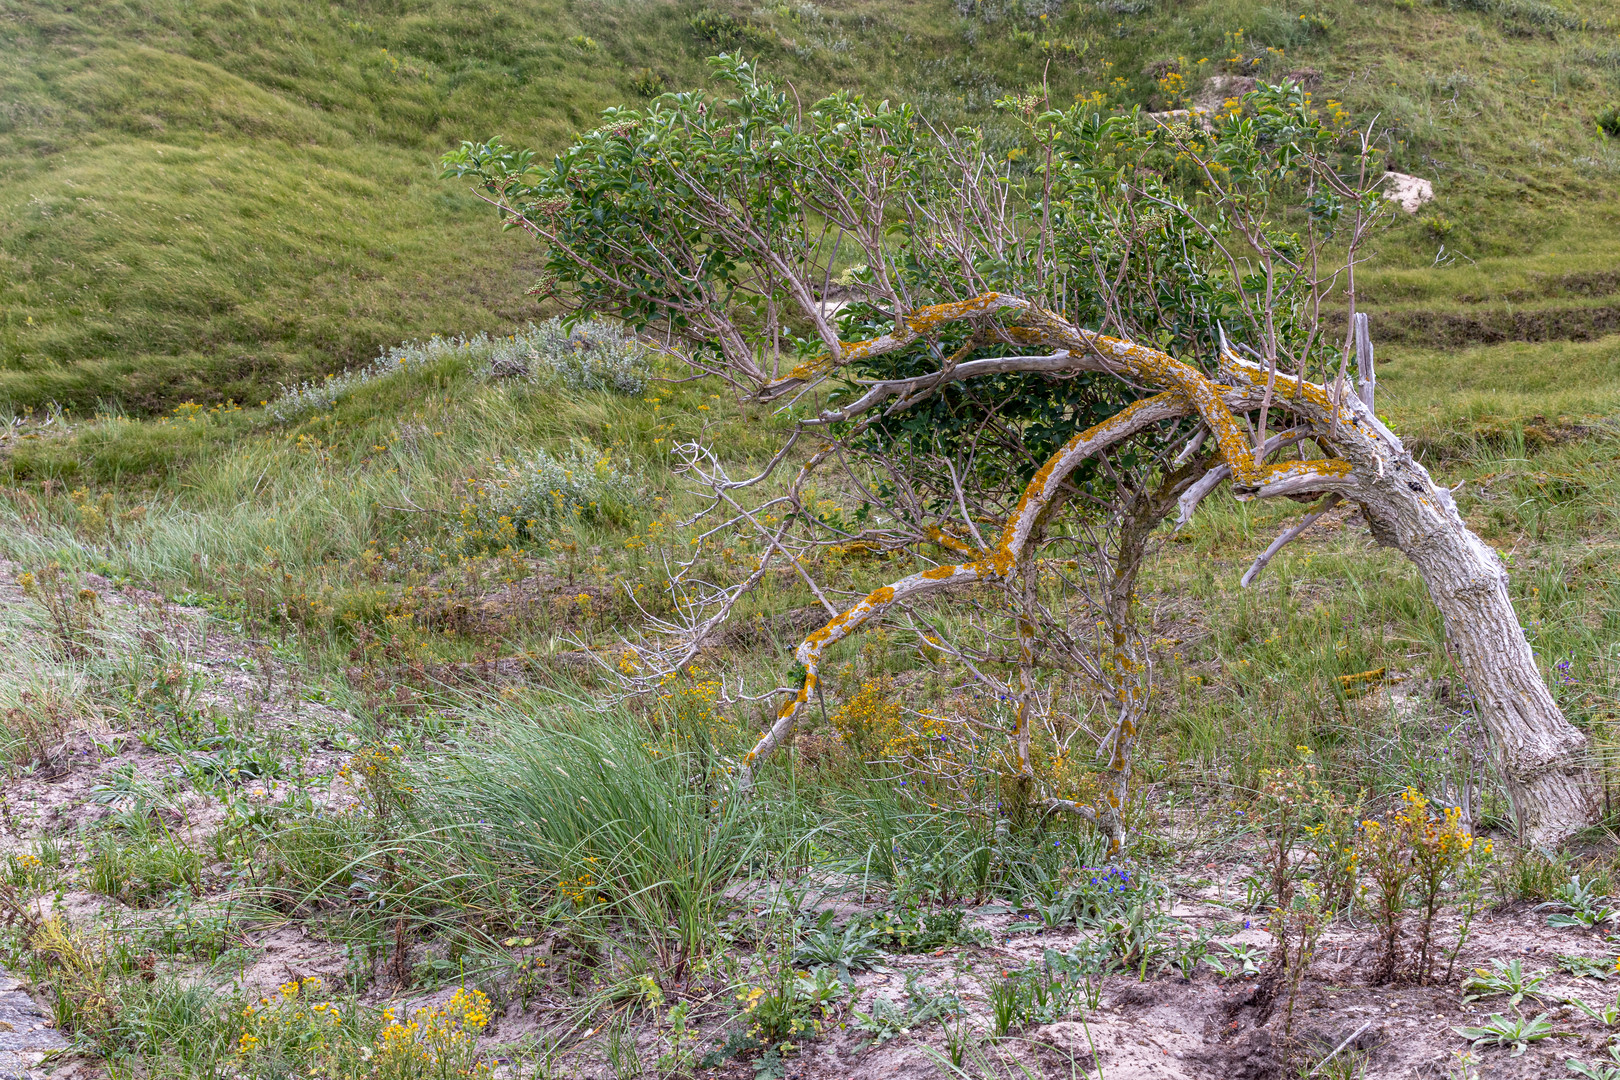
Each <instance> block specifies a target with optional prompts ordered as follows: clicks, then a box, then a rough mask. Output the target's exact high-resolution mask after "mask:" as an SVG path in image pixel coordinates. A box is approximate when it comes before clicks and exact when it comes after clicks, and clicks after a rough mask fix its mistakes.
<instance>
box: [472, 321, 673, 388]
mask: <svg viewBox="0 0 1620 1080" xmlns="http://www.w3.org/2000/svg"><path fill="white" fill-rule="evenodd" d="M497 344H501V343H497ZM480 374H482V375H484V376H486V377H494V378H500V377H503V376H525V375H526V376H528V377H529V378H531V379H533V380H535V381H537V382H549V383H555V384H558V385H561V386H562V387H564V388H566V389H568V390H611V391H614V392H616V393H620V394H639V393H641V392H642V391H644V390H646V389H647V379H648V376H649V375H650V372H649V370H648V366H647V347H646V346H645V345H643V344H642V343H641V342H639V341H637V340H636V336H635V335H634V334H632V333H630V331H628V330H626V329H625V328H624V327H623V326H621V325H620V324H618V323H613V322H605V321H602V320H597V319H593V320H590V321H589V322H583V323H580V324H579V325H577V326H575V327H573V328H572V329H565V328H564V327H563V324H562V321H561V320H560V319H550V320H547V321H546V322H543V323H541V324H539V325H538V326H536V325H534V324H533V323H531V324H529V327H528V329H526V330H525V331H524V332H523V333H521V334H516V335H514V336H513V337H512V338H510V339H508V341H507V342H506V343H505V344H502V345H501V347H499V348H496V349H492V350H491V351H490V356H489V358H488V360H486V361H485V363H484V366H483V367H482V368H481V369H480Z"/></svg>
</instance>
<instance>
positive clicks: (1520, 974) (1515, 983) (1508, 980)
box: [1462, 959, 1547, 1008]
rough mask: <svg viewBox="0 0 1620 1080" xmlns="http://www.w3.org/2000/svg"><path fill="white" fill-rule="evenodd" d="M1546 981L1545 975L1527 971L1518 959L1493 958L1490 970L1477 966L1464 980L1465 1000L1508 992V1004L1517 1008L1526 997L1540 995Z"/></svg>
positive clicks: (1475, 999)
mask: <svg viewBox="0 0 1620 1080" xmlns="http://www.w3.org/2000/svg"><path fill="white" fill-rule="evenodd" d="M1546 981H1547V976H1545V975H1532V974H1528V973H1526V972H1525V970H1524V968H1523V967H1522V966H1521V964H1520V962H1519V961H1518V960H1517V959H1513V960H1492V961H1491V967H1490V970H1486V969H1485V968H1476V969H1475V970H1474V973H1473V974H1472V975H1470V976H1468V977H1467V978H1466V979H1464V980H1463V984H1462V988H1463V1001H1465V1002H1468V1001H1478V1000H1479V999H1480V998H1487V997H1494V996H1496V995H1498V994H1507V995H1508V1005H1509V1006H1510V1007H1512V1008H1517V1007H1518V1005H1519V1002H1521V1001H1523V1000H1524V999H1525V998H1527V997H1537V996H1540V995H1539V993H1538V991H1539V990H1540V987H1541V984H1542V983H1544V982H1546Z"/></svg>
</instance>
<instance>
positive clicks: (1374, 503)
mask: <svg viewBox="0 0 1620 1080" xmlns="http://www.w3.org/2000/svg"><path fill="white" fill-rule="evenodd" d="M1359 480H1360V488H1361V494H1360V495H1359V496H1352V497H1354V498H1356V501H1357V502H1359V503H1360V505H1361V507H1362V511H1363V513H1364V514H1365V516H1366V518H1367V521H1368V524H1369V525H1370V527H1371V528H1372V532H1373V537H1374V539H1375V540H1377V541H1378V542H1379V543H1382V544H1387V545H1390V546H1393V547H1397V548H1399V549H1400V550H1401V552H1402V553H1404V554H1405V555H1406V557H1407V558H1409V559H1410V560H1411V561H1412V564H1413V565H1414V566H1416V567H1417V570H1418V573H1419V574H1420V575H1421V576H1422V578H1423V582H1424V584H1425V585H1427V586H1428V589H1429V596H1430V597H1431V598H1433V600H1434V603H1435V606H1436V607H1437V608H1439V609H1440V614H1441V616H1442V618H1443V619H1444V620H1445V627H1446V638H1447V640H1448V641H1449V642H1450V644H1451V647H1452V654H1453V656H1454V657H1455V658H1456V662H1457V665H1458V667H1460V668H1461V669H1462V675H1463V678H1464V679H1465V680H1467V683H1468V688H1469V690H1470V691H1471V692H1472V693H1473V695H1474V704H1475V706H1476V707H1477V709H1478V711H1479V718H1480V721H1481V723H1482V724H1483V725H1484V727H1485V730H1486V732H1487V733H1488V734H1489V737H1490V743H1491V749H1492V752H1493V754H1494V756H1495V758H1496V764H1497V769H1498V772H1499V773H1500V775H1501V779H1502V783H1503V785H1504V786H1505V787H1506V788H1507V793H1508V797H1509V799H1510V800H1511V801H1512V804H1513V811H1514V814H1515V816H1516V817H1517V818H1518V822H1517V824H1518V828H1519V833H1520V836H1521V837H1522V838H1523V839H1525V840H1526V841H1528V842H1530V843H1532V844H1535V845H1536V846H1538V847H1553V846H1556V845H1558V844H1561V843H1563V842H1564V841H1566V840H1568V839H1570V838H1571V837H1572V836H1574V835H1575V834H1576V833H1578V832H1580V831H1581V830H1582V829H1584V828H1587V827H1588V826H1590V825H1593V824H1595V823H1596V821H1597V819H1598V814H1599V802H1600V800H1599V799H1598V796H1597V793H1598V791H1599V790H1600V787H1599V784H1598V782H1597V777H1596V773H1595V771H1594V769H1593V765H1592V762H1591V761H1590V758H1589V755H1588V753H1587V738H1586V736H1585V735H1584V734H1582V732H1581V731H1580V729H1579V728H1577V727H1575V725H1573V724H1571V723H1570V722H1569V721H1568V720H1567V719H1565V717H1564V714H1563V712H1562V711H1561V710H1560V709H1559V708H1558V703H1557V702H1556V701H1554V700H1553V696H1552V694H1551V692H1550V691H1549V690H1548V689H1547V684H1546V683H1545V681H1543V679H1542V677H1541V671H1540V669H1539V668H1538V667H1537V666H1536V659H1535V654H1534V653H1533V652H1532V651H1531V649H1530V643H1529V641H1527V640H1526V638H1525V634H1524V629H1523V627H1522V626H1521V625H1520V623H1519V618H1518V615H1517V613H1516V612H1515V611H1514V610H1513V600H1512V598H1511V597H1510V596H1509V595H1508V575H1507V570H1506V568H1505V567H1504V566H1503V565H1502V561H1501V559H1500V558H1499V557H1498V556H1497V554H1496V552H1495V551H1493V550H1492V549H1491V548H1490V547H1489V546H1488V545H1487V544H1486V543H1485V542H1484V541H1483V540H1481V539H1480V538H1479V537H1478V536H1476V535H1475V534H1474V532H1473V531H1472V530H1470V529H1469V528H1468V526H1467V525H1466V524H1465V523H1464V522H1463V519H1462V515H1461V514H1459V513H1458V512H1457V507H1456V504H1455V503H1454V502H1453V501H1452V499H1451V493H1450V492H1449V491H1447V490H1445V489H1444V488H1440V487H1438V486H1436V485H1435V484H1434V482H1433V481H1432V480H1431V479H1430V477H1429V474H1428V471H1427V470H1425V469H1424V468H1423V466H1422V465H1419V464H1418V463H1417V462H1415V461H1413V460H1412V459H1411V457H1410V455H1408V454H1405V453H1404V452H1403V453H1400V454H1397V455H1395V460H1393V461H1390V462H1388V463H1387V464H1386V468H1385V475H1383V476H1382V477H1376V476H1374V477H1368V476H1366V475H1362V476H1360V477H1359Z"/></svg>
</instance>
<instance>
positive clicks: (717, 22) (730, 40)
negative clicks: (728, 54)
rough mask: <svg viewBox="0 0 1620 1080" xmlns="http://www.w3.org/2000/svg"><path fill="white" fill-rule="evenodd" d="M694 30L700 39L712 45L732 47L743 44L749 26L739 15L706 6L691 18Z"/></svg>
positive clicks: (725, 47) (723, 47)
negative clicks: (738, 19)
mask: <svg viewBox="0 0 1620 1080" xmlns="http://www.w3.org/2000/svg"><path fill="white" fill-rule="evenodd" d="M691 25H692V32H693V33H694V34H696V35H697V36H698V40H699V41H706V42H708V43H709V44H711V45H718V46H720V48H722V49H730V48H733V47H735V46H737V45H741V44H742V42H743V38H744V37H745V36H747V32H748V31H747V28H746V27H745V26H743V24H742V23H740V22H738V21H737V17H736V16H735V15H732V14H731V13H730V12H726V11H716V10H715V9H714V8H704V9H703V10H702V11H700V12H698V13H697V14H696V15H694V16H692V18H691Z"/></svg>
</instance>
